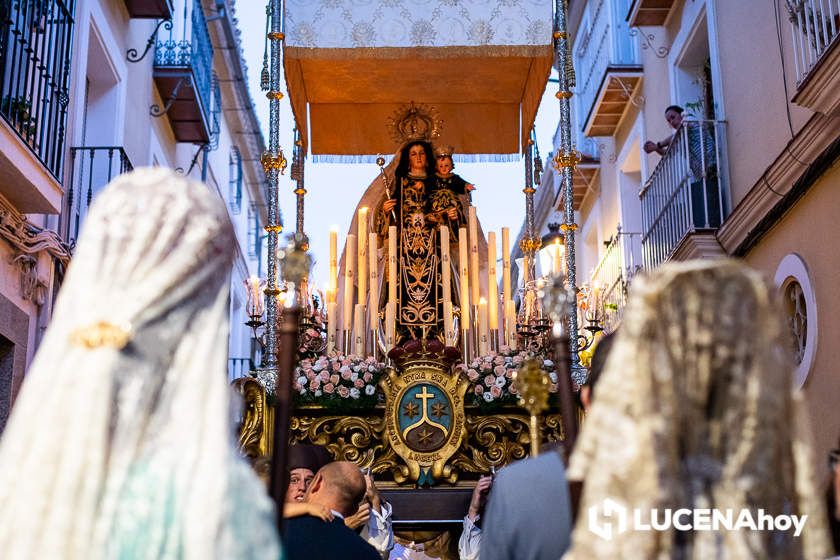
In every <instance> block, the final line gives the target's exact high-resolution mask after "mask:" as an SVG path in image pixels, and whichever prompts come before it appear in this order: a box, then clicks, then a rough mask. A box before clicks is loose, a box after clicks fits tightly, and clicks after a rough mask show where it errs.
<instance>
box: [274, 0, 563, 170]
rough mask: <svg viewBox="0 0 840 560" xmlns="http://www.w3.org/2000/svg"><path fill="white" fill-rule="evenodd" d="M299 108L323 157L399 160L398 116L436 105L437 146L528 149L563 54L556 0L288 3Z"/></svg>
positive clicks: (292, 91) (289, 76)
mask: <svg viewBox="0 0 840 560" xmlns="http://www.w3.org/2000/svg"><path fill="white" fill-rule="evenodd" d="M285 21H286V29H287V31H286V41H285V51H284V64H285V71H286V82H287V85H288V91H289V97H290V100H291V103H292V110H293V111H294V114H295V120H296V121H297V126H298V128H299V129H300V130H301V131H302V138H303V139H304V142H306V143H307V147H308V148H309V149H311V153H312V154H313V155H316V156H322V155H336V156H347V155H370V154H378V153H393V152H394V151H395V150H396V149H397V148H398V147H399V145H400V144H401V140H399V139H395V138H394V137H393V136H392V134H391V133H390V132H389V129H388V127H387V123H388V121H389V119H390V118H391V117H393V116H394V114H395V113H396V112H397V111H398V110H399V109H400V108H403V107H405V106H406V105H408V103H409V102H414V103H415V104H423V105H426V106H429V107H433V108H434V110H435V111H436V113H437V116H438V117H439V118H440V120H441V121H442V131H441V135H440V137H439V138H437V139H436V140H435V142H436V143H442V144H445V145H451V146H453V147H454V148H455V150H456V152H457V153H460V154H514V153H518V152H520V151H521V149H522V146H524V145H525V142H526V141H527V138H528V131H529V130H530V127H531V125H532V124H533V121H534V118H535V116H536V111H537V107H538V106H539V102H540V100H541V98H542V93H543V91H544V90H545V85H546V81H547V79H548V75H549V72H550V70H551V63H552V58H553V50H552V42H551V32H552V25H551V24H552V7H551V1H550V0H518V1H515V2H511V1H500V0H472V1H470V2H446V1H442V2H433V1H430V0H425V1H424V0H413V1H411V2H409V1H408V0H393V1H390V2H387V3H386V2H372V3H366V2H360V1H359V0H288V1H287V6H286V18H285Z"/></svg>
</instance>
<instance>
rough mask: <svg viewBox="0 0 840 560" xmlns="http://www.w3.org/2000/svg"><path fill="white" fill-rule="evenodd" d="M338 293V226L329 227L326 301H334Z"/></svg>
mask: <svg viewBox="0 0 840 560" xmlns="http://www.w3.org/2000/svg"><path fill="white" fill-rule="evenodd" d="M337 293H338V226H333V227H331V228H330V283H329V288H328V289H327V303H329V302H335V295H336V294H337Z"/></svg>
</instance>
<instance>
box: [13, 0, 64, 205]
mask: <svg viewBox="0 0 840 560" xmlns="http://www.w3.org/2000/svg"><path fill="white" fill-rule="evenodd" d="M73 4H74V0H54V1H51V2H5V3H4V5H5V8H0V78H2V82H0V115H2V118H0V194H2V195H3V196H5V197H6V198H7V199H8V200H9V202H11V203H12V204H13V205H14V206H15V207H16V208H17V209H18V210H19V211H21V212H24V213H49V214H52V213H57V212H58V211H59V210H60V208H61V194H62V193H61V180H60V177H61V174H62V163H63V151H64V136H65V123H66V120H67V105H68V102H69V95H68V84H69V81H70V54H71V53H70V51H71V47H72V38H73V8H74V5H73Z"/></svg>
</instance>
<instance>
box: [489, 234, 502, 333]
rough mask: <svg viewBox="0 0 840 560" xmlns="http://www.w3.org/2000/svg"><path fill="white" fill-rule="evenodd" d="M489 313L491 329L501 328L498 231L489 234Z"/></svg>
mask: <svg viewBox="0 0 840 560" xmlns="http://www.w3.org/2000/svg"><path fill="white" fill-rule="evenodd" d="M487 314H488V318H489V326H490V330H497V329H498V328H499V284H498V279H497V278H496V232H495V231H491V232H489V233H488V234H487Z"/></svg>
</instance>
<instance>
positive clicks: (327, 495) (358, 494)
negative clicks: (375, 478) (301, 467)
mask: <svg viewBox="0 0 840 560" xmlns="http://www.w3.org/2000/svg"><path fill="white" fill-rule="evenodd" d="M366 490H367V484H366V483H365V478H364V476H362V473H361V471H360V470H359V467H358V466H357V465H356V464H355V463H351V462H349V461H335V462H333V463H329V464H327V465H324V466H323V467H321V469H320V470H319V471H318V472H317V473H316V474H315V478H313V479H312V483H311V484H310V485H309V489H308V490H307V491H306V501H307V502H310V503H313V504H320V505H322V506H324V507H327V508H329V509H331V510H334V511H337V512H338V513H340V514H341V515H343V516H344V517H347V516H349V515H351V514H353V513H355V511H356V510H357V509H358V507H359V503H360V502H361V501H362V499H363V498H364V497H365V491H366Z"/></svg>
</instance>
